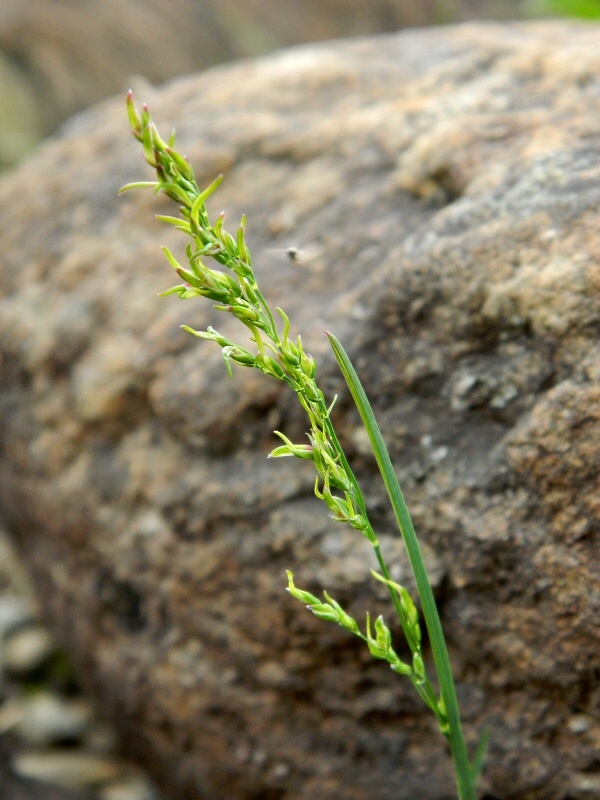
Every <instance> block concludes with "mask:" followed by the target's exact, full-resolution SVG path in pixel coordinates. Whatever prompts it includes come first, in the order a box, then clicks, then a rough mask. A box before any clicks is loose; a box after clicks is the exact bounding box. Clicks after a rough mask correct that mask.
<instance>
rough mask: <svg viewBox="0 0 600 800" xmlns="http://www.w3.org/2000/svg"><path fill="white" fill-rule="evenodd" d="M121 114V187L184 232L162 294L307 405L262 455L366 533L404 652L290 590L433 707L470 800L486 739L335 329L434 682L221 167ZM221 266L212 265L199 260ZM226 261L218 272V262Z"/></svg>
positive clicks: (227, 349)
mask: <svg viewBox="0 0 600 800" xmlns="http://www.w3.org/2000/svg"><path fill="white" fill-rule="evenodd" d="M127 109H128V114H129V121H130V124H131V128H132V131H133V135H134V136H135V138H136V139H137V140H138V141H139V142H140V143H141V145H142V148H143V151H144V156H145V158H146V161H147V162H148V164H150V166H151V167H152V168H153V169H154V170H155V172H156V180H154V181H142V182H137V183H131V184H128V185H127V186H124V187H123V189H122V190H121V191H122V192H123V191H127V190H129V189H134V188H138V187H151V188H153V189H154V191H155V192H157V193H163V194H166V195H167V196H168V197H170V198H171V199H172V200H174V201H175V203H176V204H177V205H178V207H179V214H178V216H165V215H160V216H159V219H160V220H162V221H163V222H165V223H167V224H169V225H173V226H175V227H176V228H178V229H179V230H181V231H182V232H183V233H185V234H186V235H187V236H188V237H189V239H190V241H189V243H188V245H187V251H186V255H187V263H186V264H185V266H184V265H183V264H181V263H180V262H179V261H178V260H177V259H176V258H175V256H174V255H173V254H172V253H171V252H170V251H169V250H168V249H167V248H163V249H164V252H165V255H166V257H167V259H168V261H169V262H170V264H171V266H172V267H173V268H174V269H175V272H176V273H177V275H178V276H179V278H180V280H181V282H180V283H178V284H176V285H175V286H173V287H172V288H170V289H168V290H167V291H165V292H163V293H162V295H163V296H166V295H172V294H174V295H178V296H179V297H180V298H182V299H189V298H196V297H206V298H208V299H209V300H212V301H213V302H214V303H216V306H215V307H216V308H217V309H219V310H221V311H224V312H227V313H230V314H233V316H235V317H237V319H238V320H239V321H240V322H241V323H243V325H245V326H246V328H247V329H248V331H249V333H250V336H249V341H248V342H247V343H245V344H243V345H241V344H239V343H237V342H234V341H232V340H230V339H228V338H227V337H226V336H223V335H222V334H220V333H219V332H218V331H217V330H215V329H214V328H212V327H210V326H209V327H208V328H207V329H206V330H200V331H197V330H194V329H192V328H190V327H188V326H187V325H184V326H182V327H183V328H184V329H185V330H186V331H188V332H189V333H191V334H192V335H194V336H197V337H198V338H200V339H208V340H210V341H213V342H216V343H217V344H218V345H219V347H221V349H222V354H223V358H224V360H225V365H226V367H227V370H228V372H229V374H230V375H232V374H233V365H234V364H236V365H239V366H242V367H250V368H254V369H258V370H260V371H261V372H263V373H265V375H268V376H270V377H271V378H274V379H275V380H278V381H283V382H284V383H286V384H287V385H288V386H289V387H290V389H291V390H293V391H294V392H295V393H296V395H297V397H298V401H299V402H300V404H301V405H302V407H303V408H304V410H305V412H306V414H307V417H308V423H309V426H310V430H309V433H308V442H304V443H301V444H296V443H294V442H292V441H291V440H290V439H289V438H288V437H287V436H286V435H285V433H283V432H281V431H275V433H276V434H277V436H278V437H279V439H280V440H281V444H280V445H279V446H278V447H276V448H275V449H274V450H273V451H272V452H271V454H270V457H273V458H286V457H292V458H301V459H308V460H310V461H312V462H313V464H314V467H315V471H316V480H315V494H316V496H317V497H318V498H319V499H321V500H323V501H324V503H325V504H326V505H327V507H328V509H329V512H330V516H331V517H332V519H333V520H335V521H336V522H340V523H343V524H347V525H350V526H351V527H352V528H354V529H355V530H356V531H357V532H358V533H359V534H362V535H363V536H365V537H366V538H367V540H368V541H369V542H370V544H371V546H372V548H373V551H374V555H375V560H376V562H377V565H378V571H373V572H372V575H373V577H374V579H376V580H377V581H380V582H382V583H384V584H385V585H386V586H387V588H388V590H389V593H390V597H391V601H392V604H393V608H394V610H395V612H396V614H397V617H398V620H399V623H400V628H401V630H402V635H403V636H404V639H405V640H406V643H407V644H408V647H409V649H410V653H411V657H410V659H409V660H407V661H403V660H401V659H400V657H399V656H398V655H397V653H396V650H395V649H394V647H393V645H392V633H391V630H390V628H389V627H388V625H387V624H386V623H385V621H384V619H383V617H382V616H379V617H378V618H377V619H376V620H374V621H373V620H371V618H370V617H369V615H367V617H366V623H365V626H364V627H363V628H361V626H360V625H359V623H358V622H357V621H356V620H355V619H354V618H353V617H351V616H350V615H349V614H347V613H346V611H345V610H344V609H343V608H342V606H341V605H340V604H339V603H338V602H337V601H336V600H335V599H334V598H333V597H331V596H330V595H329V594H328V593H327V592H325V594H324V597H323V598H322V599H321V598H318V597H316V596H315V595H314V594H311V593H310V592H308V591H305V590H303V589H300V588H298V587H296V585H295V583H294V576H293V574H292V572H290V571H288V573H287V574H288V591H289V592H290V593H291V594H292V596H293V597H295V598H297V599H298V600H300V601H301V602H302V603H304V604H305V605H306V606H307V607H308V609H310V611H311V612H312V613H313V614H314V615H315V616H316V617H319V618H320V619H322V620H325V621H329V622H334V623H336V624H338V625H340V626H341V627H343V628H345V629H346V630H347V631H349V632H350V633H352V634H353V635H355V636H357V637H358V638H359V639H361V640H362V641H363V642H364V643H365V644H366V646H367V647H368V648H369V650H370V652H371V654H372V655H373V657H374V658H376V659H380V660H382V661H385V662H387V663H388V664H389V666H390V667H391V669H392V670H393V671H394V672H396V673H397V674H399V675H402V676H405V678H407V679H408V680H410V681H411V683H412V684H413V686H414V688H415V690H416V692H417V694H418V695H419V696H420V697H421V699H422V700H423V702H424V703H425V705H426V706H427V707H428V708H429V709H430V711H432V712H433V714H434V715H435V716H436V718H437V721H438V724H439V728H440V731H441V732H442V734H443V735H444V736H445V737H446V740H447V742H448V745H449V748H450V752H451V755H452V759H453V763H454V768H455V775H456V785H457V790H458V796H459V798H460V800H476V785H477V780H478V776H479V773H480V770H481V765H482V762H483V757H484V751H485V745H486V740H487V737H486V736H485V735H484V736H483V737H482V739H481V742H480V745H479V747H478V748H477V751H476V753H475V754H474V756H473V758H472V759H470V758H469V755H468V752H467V746H466V743H465V738H464V735H463V730H462V725H461V718H460V711H459V706H458V699H457V695H456V689H455V685H454V678H453V674H452V668H451V664H450V658H449V655H448V649H447V646H446V643H445V639H444V634H443V630H442V625H441V621H440V617H439V614H438V610H437V607H436V604H435V600H434V596H433V591H432V589H431V584H430V581H429V578H428V575H427V570H426V568H425V563H424V561H423V557H422V554H421V549H420V547H419V542H418V540H417V537H416V534H415V531H414V528H413V525H412V522H411V519H410V515H409V513H408V509H407V507H406V503H405V501H404V498H403V496H402V492H401V489H400V486H399V484H398V480H397V477H396V473H395V471H394V468H393V465H392V463H391V461H390V457H389V454H388V452H387V449H386V447H385V444H384V442H383V438H382V436H381V433H380V431H379V428H378V426H377V423H376V421H375V417H374V415H373V411H372V408H371V406H370V404H369V401H368V399H367V396H366V393H365V391H364V389H363V387H362V384H361V383H360V380H359V378H358V375H357V374H356V370H355V369H354V367H353V365H352V363H351V361H350V359H349V357H348V355H347V353H346V352H345V350H344V348H343V347H342V345H341V343H340V342H339V341H338V340H337V339H336V337H335V336H334V335H333V334H332V333H327V334H326V335H327V336H328V338H329V341H330V343H331V347H332V349H333V353H334V354H335V357H336V359H337V361H338V364H339V366H340V369H341V371H342V373H343V375H344V378H345V380H346V382H347V384H348V387H349V389H350V392H351V394H352V397H353V399H354V401H355V403H356V406H357V408H358V411H359V413H360V415H361V418H362V421H363V423H364V426H365V429H366V431H367V433H368V436H369V440H370V442H371V445H372V448H373V452H374V454H375V458H376V460H377V463H378V466H379V469H380V471H381V474H382V477H383V481H384V483H385V486H386V489H387V492H388V495H389V498H390V501H391V504H392V507H393V510H394V513H395V516H396V520H397V523H398V528H399V531H400V533H401V535H402V538H403V540H404V543H405V545H406V549H407V552H408V556H409V559H410V563H411V566H412V570H413V572H414V576H415V581H416V585H417V589H418V594H419V600H420V606H421V608H422V617H423V620H424V623H425V626H426V628H427V633H428V636H429V641H430V644H431V650H432V655H433V666H434V670H435V673H436V676H437V677H436V680H435V681H434V680H431V679H430V677H429V674H428V667H427V665H426V662H425V655H424V652H423V644H422V642H423V629H422V625H421V615H420V613H419V610H418V606H417V602H415V600H414V599H413V597H411V595H410V593H409V592H408V591H407V589H406V588H405V587H403V586H401V585H400V584H398V583H396V582H395V581H393V580H392V579H391V577H390V570H389V568H388V565H387V563H386V560H385V558H384V555H383V553H382V552H381V548H380V544H379V541H378V538H377V535H376V533H375V531H374V529H373V526H372V525H371V522H370V519H369V514H368V511H367V508H366V505H365V500H364V497H363V494H362V492H361V489H360V485H359V483H358V481H357V479H356V476H355V475H354V472H353V471H352V468H351V467H350V464H349V462H348V459H347V457H346V454H345V453H344V450H343V449H342V447H341V445H340V441H339V438H338V436H337V433H336V431H335V428H334V426H333V423H332V420H331V409H332V407H333V404H334V403H335V398H333V400H332V401H327V400H326V398H325V396H324V394H323V392H322V390H321V389H320V388H319V384H318V382H317V364H316V363H315V360H314V358H313V357H312V356H311V355H310V354H309V353H307V352H306V351H305V349H304V346H303V344H302V339H301V337H300V336H297V337H295V338H293V337H292V336H291V321H290V319H289V318H288V316H287V315H286V314H285V312H284V311H283V310H282V309H280V308H277V309H275V310H272V309H271V307H270V306H269V304H268V302H267V300H266V299H265V297H264V295H263V294H262V292H261V290H260V288H259V285H258V283H257V279H256V275H255V272H254V269H253V266H252V257H251V254H250V251H249V249H248V246H247V244H246V235H245V230H246V218H245V217H243V218H242V221H241V224H240V226H239V228H238V229H237V232H236V233H235V235H232V234H231V233H229V232H228V231H227V230H226V229H225V226H224V215H223V214H221V215H220V216H219V217H218V218H217V219H216V221H215V222H214V223H213V222H212V221H211V219H210V218H209V214H208V210H207V207H206V201H207V200H208V198H209V197H210V196H211V195H212V194H213V193H214V192H215V191H216V190H217V188H218V186H219V184H220V183H221V180H222V176H221V177H219V178H217V179H216V180H215V181H213V183H211V184H210V186H208V187H207V188H205V189H201V188H200V187H199V186H198V184H197V183H196V180H195V177H194V172H193V169H192V167H191V165H190V163H189V161H188V160H187V158H186V157H185V156H184V155H182V154H181V153H180V152H179V151H178V150H177V149H176V148H175V136H174V134H172V135H171V137H170V139H169V140H168V141H165V140H163V139H162V138H161V136H160V134H159V132H158V130H157V128H156V126H155V125H154V123H153V121H152V119H151V117H150V114H149V111H148V109H147V107H146V106H143V108H142V110H141V111H140V110H138V108H137V107H136V105H135V102H134V99H133V95H132V93H131V92H130V93H129V95H128V98H127ZM208 258H211V259H212V260H213V262H216V264H217V265H218V267H220V268H217V269H214V268H213V267H209V266H207V264H206V259H208ZM222 268H223V269H222Z"/></svg>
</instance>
